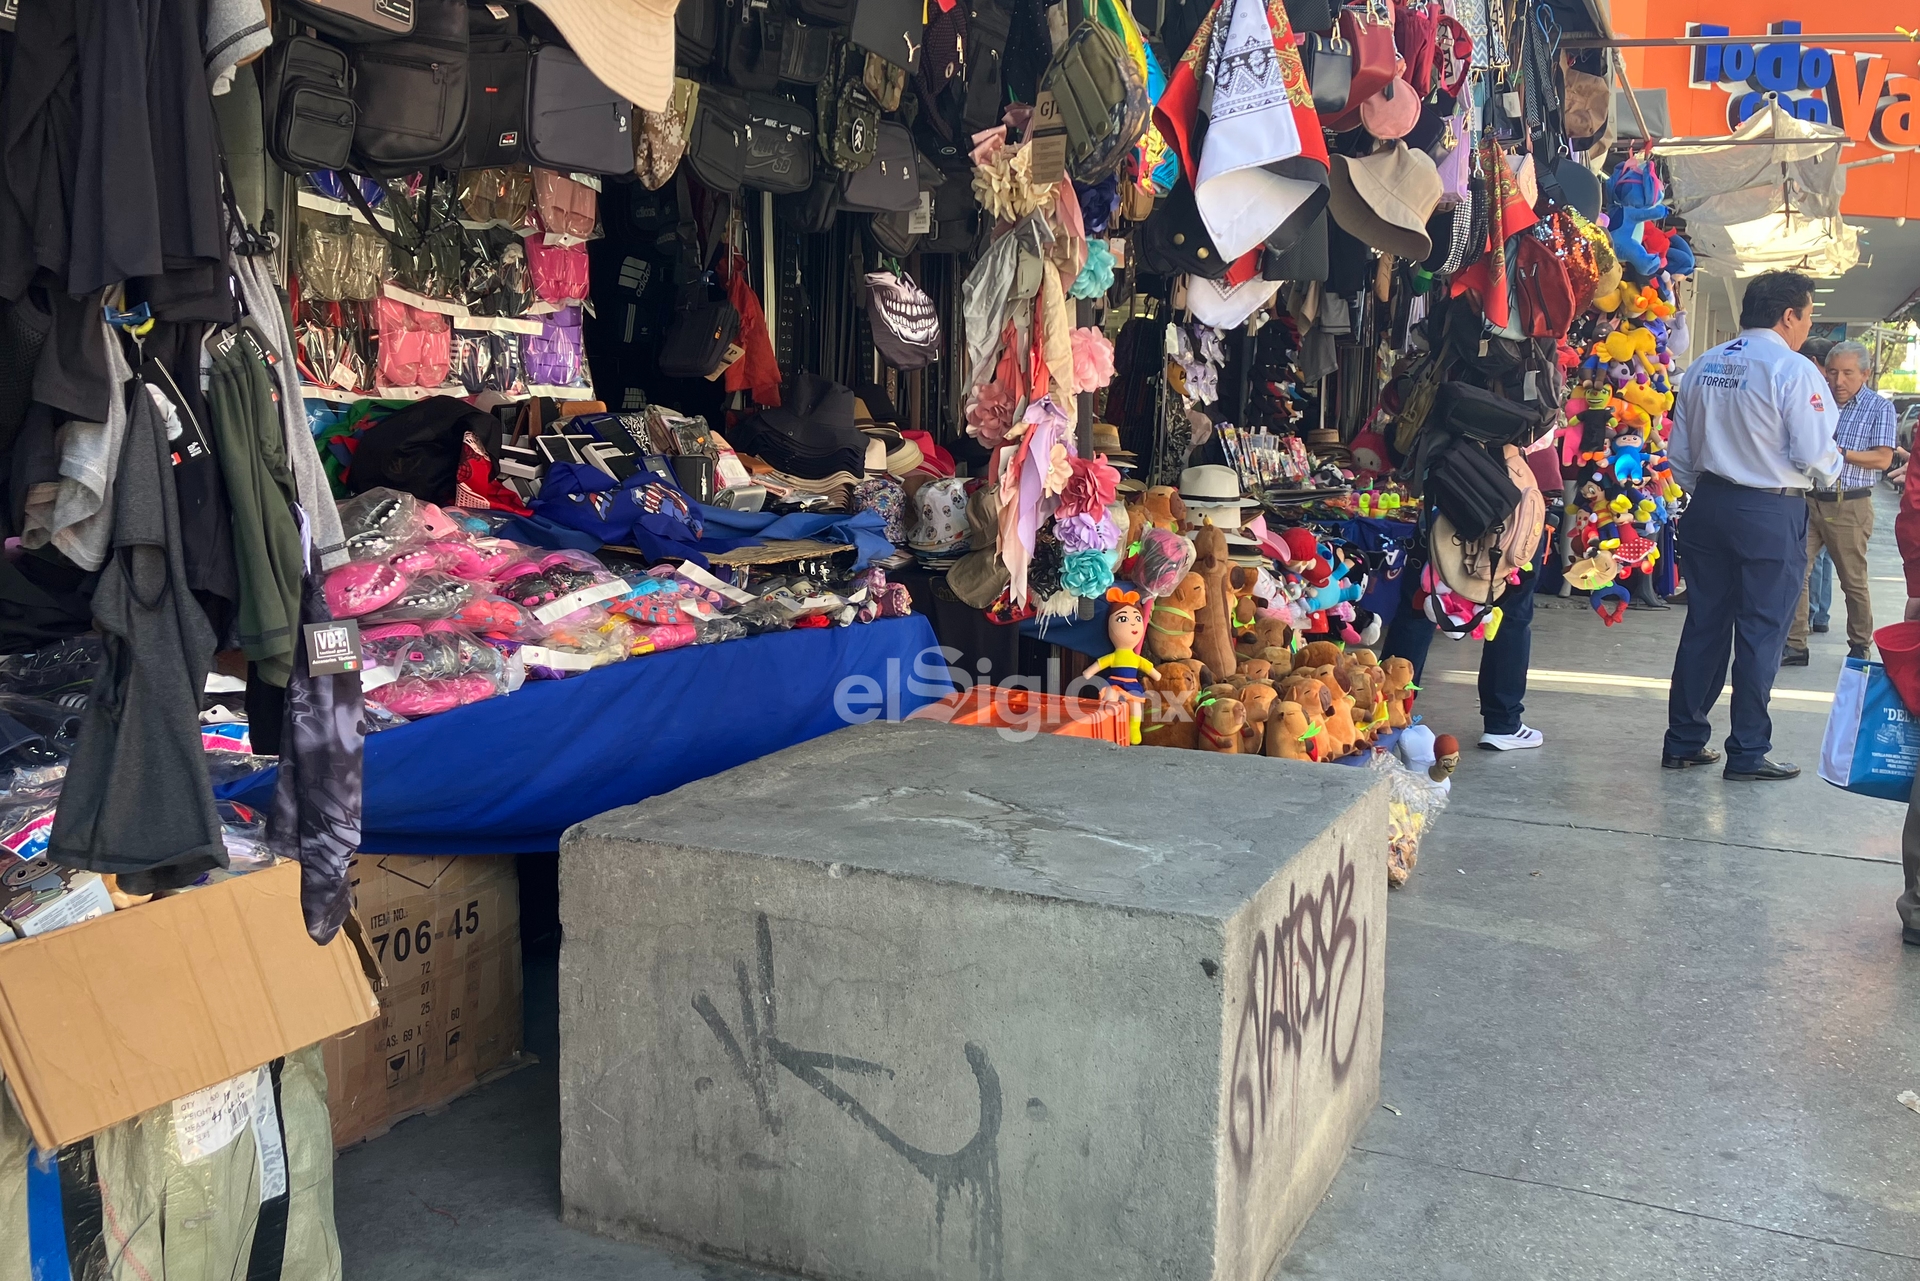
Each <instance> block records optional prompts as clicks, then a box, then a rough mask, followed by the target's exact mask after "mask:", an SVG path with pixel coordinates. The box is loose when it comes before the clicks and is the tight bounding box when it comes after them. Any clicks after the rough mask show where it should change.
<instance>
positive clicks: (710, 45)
mask: <svg viewBox="0 0 1920 1281" xmlns="http://www.w3.org/2000/svg"><path fill="white" fill-rule="evenodd" d="M726 7H727V6H726V0H681V4H680V7H679V9H677V10H675V12H674V15H673V61H674V63H675V64H676V65H677V66H679V67H681V68H682V69H684V70H686V71H704V70H705V69H706V68H707V67H708V66H710V65H711V64H712V62H713V54H714V50H715V49H717V48H718V47H719V45H720V18H721V15H722V14H723V13H724V12H725V11H726Z"/></svg>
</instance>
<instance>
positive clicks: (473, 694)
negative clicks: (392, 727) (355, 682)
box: [360, 620, 507, 717]
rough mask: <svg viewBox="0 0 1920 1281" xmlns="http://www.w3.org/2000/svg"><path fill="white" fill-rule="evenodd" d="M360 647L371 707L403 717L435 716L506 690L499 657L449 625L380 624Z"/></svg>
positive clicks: (503, 666) (369, 630)
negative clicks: (364, 664) (379, 707)
mask: <svg viewBox="0 0 1920 1281" xmlns="http://www.w3.org/2000/svg"><path fill="white" fill-rule="evenodd" d="M360 646H361V653H362V655H363V656H364V658H365V660H366V668H365V670H364V672H363V673H362V676H361V686H362V688H363V689H365V690H366V698H367V701H368V702H369V703H377V704H378V705H380V706H381V707H384V708H385V709H387V710H388V711H390V712H393V713H396V714H398V715H401V716H407V717H419V716H431V715H433V714H434V713H437V712H444V711H449V710H451V709H452V708H455V707H461V706H464V705H466V704H468V703H477V702H481V701H482V700H484V699H489V698H492V697H494V696H495V695H497V694H504V693H505V692H506V690H507V680H506V662H505V659H504V658H502V656H501V654H500V652H499V651H498V650H496V649H495V648H494V647H493V646H491V645H489V644H487V643H486V641H484V640H482V639H481V638H480V637H479V636H477V635H475V634H474V633H473V632H470V631H468V630H467V629H465V628H463V627H459V626H456V625H455V624H453V623H451V622H447V621H444V620H443V621H438V622H430V623H424V624H422V623H383V624H377V625H375V626H372V627H368V628H366V629H365V630H364V631H362V632H361V634H360Z"/></svg>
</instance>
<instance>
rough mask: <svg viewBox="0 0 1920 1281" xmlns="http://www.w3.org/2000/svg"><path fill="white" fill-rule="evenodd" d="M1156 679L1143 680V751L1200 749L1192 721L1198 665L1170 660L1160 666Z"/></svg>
mask: <svg viewBox="0 0 1920 1281" xmlns="http://www.w3.org/2000/svg"><path fill="white" fill-rule="evenodd" d="M1158 670H1159V673H1160V674H1159V675H1158V676H1150V677H1147V678H1146V687H1147V706H1146V709H1145V714H1144V716H1143V717H1142V720H1141V724H1140V743H1141V745H1142V746H1143V747H1183V748H1187V749H1189V750H1190V749H1192V748H1194V747H1197V746H1198V745H1199V727H1198V725H1197V723H1196V722H1195V719H1194V708H1193V702H1194V697H1195V696H1196V695H1197V694H1199V692H1200V664H1199V663H1197V662H1195V661H1194V660H1193V659H1190V658H1188V659H1171V660H1169V661H1167V662H1164V663H1161V664H1160V665H1159V669H1158Z"/></svg>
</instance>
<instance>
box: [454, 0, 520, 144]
mask: <svg viewBox="0 0 1920 1281" xmlns="http://www.w3.org/2000/svg"><path fill="white" fill-rule="evenodd" d="M469 14H470V19H471V25H470V26H469V28H468V38H469V41H470V44H469V48H468V51H467V84H468V96H467V145H466V149H465V151H464V152H463V153H462V154H461V158H460V163H461V165H462V166H463V167H464V168H468V169H494V168H499V167H500V166H503V165H517V164H519V163H520V159H521V152H522V151H523V149H524V148H525V145H526V133H527V61H528V59H530V58H531V57H532V56H533V51H532V49H531V48H530V47H529V46H528V44H527V42H526V41H525V40H523V39H522V38H521V37H520V22H519V15H518V14H517V13H516V12H515V9H514V8H512V7H509V6H507V5H504V4H499V3H477V4H472V5H470V7H469ZM502 15H504V16H502Z"/></svg>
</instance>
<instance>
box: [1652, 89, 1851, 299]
mask: <svg viewBox="0 0 1920 1281" xmlns="http://www.w3.org/2000/svg"><path fill="white" fill-rule="evenodd" d="M1763 139H1774V140H1778V141H1779V143H1780V144H1782V145H1777V146H1753V145H1751V144H1752V143H1753V142H1756V141H1760V140H1763ZM1846 141H1847V140H1846V135H1845V134H1844V133H1843V132H1841V131H1840V130H1839V129H1837V128H1835V127H1834V126H1832V125H1821V124H1814V123H1813V122H1811V121H1807V120H1800V119H1797V118H1795V117H1794V116H1793V115H1791V114H1789V113H1788V112H1786V111H1784V110H1782V109H1781V108H1780V107H1779V105H1778V104H1775V103H1769V104H1768V105H1767V108H1766V110H1764V111H1758V112H1755V113H1754V114H1753V116H1752V117H1750V118H1749V119H1748V120H1747V121H1746V123H1745V124H1742V125H1741V126H1740V127H1739V128H1738V129H1737V130H1735V131H1734V132H1733V133H1732V134H1731V135H1729V137H1728V142H1731V143H1735V144H1736V145H1731V146H1729V145H1724V144H1721V145H1716V144H1714V143H1702V144H1698V145H1693V146H1684V147H1676V146H1671V145H1669V146H1665V147H1662V148H1660V155H1661V157H1662V158H1664V159H1665V160H1666V162H1667V166H1668V170H1669V172H1670V173H1671V174H1672V175H1673V183H1672V186H1671V188H1670V190H1669V191H1668V192H1667V205H1668V207H1669V208H1670V209H1671V210H1672V211H1673V212H1674V213H1675V214H1678V215H1680V216H1682V217H1684V218H1685V219H1686V220H1687V243H1688V244H1690V245H1692V246H1693V252H1694V255H1695V256H1696V257H1697V258H1699V259H1700V262H1701V265H1702V266H1703V267H1709V268H1716V269H1717V270H1716V271H1715V273H1714V274H1716V275H1730V276H1757V275H1759V274H1760V273H1761V272H1763V271H1777V270H1787V269H1791V270H1796V271H1803V272H1806V273H1807V274H1808V275H1810V276H1818V277H1822V278H1829V277H1834V276H1840V275H1844V274H1845V273H1846V272H1847V271H1849V270H1851V269H1852V268H1853V266H1854V265H1855V264H1856V263H1858V262H1859V261H1860V244H1859V235H1858V232H1857V231H1856V229H1855V228H1853V227H1850V226H1848V225H1847V224H1846V223H1844V222H1842V221H1841V219H1840V197H1841V196H1842V195H1843V194H1844V193H1845V191H1846V187H1847V174H1846V170H1844V169H1842V168H1841V167H1840V152H1841V149H1842V148H1843V147H1844V146H1845V145H1846ZM1738 144H1748V145H1738Z"/></svg>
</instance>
